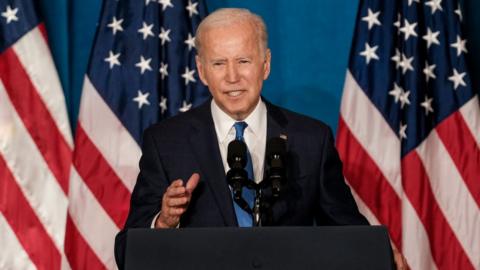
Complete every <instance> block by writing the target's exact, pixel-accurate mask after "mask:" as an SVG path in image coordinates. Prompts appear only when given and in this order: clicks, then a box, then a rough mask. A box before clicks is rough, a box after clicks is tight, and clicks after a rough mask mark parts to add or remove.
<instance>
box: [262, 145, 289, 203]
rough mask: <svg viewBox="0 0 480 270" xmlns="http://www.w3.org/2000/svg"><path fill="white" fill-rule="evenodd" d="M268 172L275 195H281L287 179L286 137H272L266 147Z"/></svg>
mask: <svg viewBox="0 0 480 270" xmlns="http://www.w3.org/2000/svg"><path fill="white" fill-rule="evenodd" d="M266 156H267V165H268V168H269V169H268V173H267V177H268V180H269V182H270V183H271V184H272V195H273V197H279V196H280V193H281V192H282V185H283V182H284V181H285V178H286V177H285V167H286V157H287V146H286V142H285V139H282V138H279V137H277V138H271V139H270V140H268V142H267V147H266Z"/></svg>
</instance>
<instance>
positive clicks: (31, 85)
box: [0, 0, 73, 269]
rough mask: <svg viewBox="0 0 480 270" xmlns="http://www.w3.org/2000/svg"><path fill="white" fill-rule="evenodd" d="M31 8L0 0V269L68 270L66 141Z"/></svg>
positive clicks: (27, 1) (62, 110) (27, 0)
mask: <svg viewBox="0 0 480 270" xmlns="http://www.w3.org/2000/svg"><path fill="white" fill-rule="evenodd" d="M36 5H37V1H32V0H21V1H20V0H0V246H1V248H0V250H1V251H0V269H60V268H62V267H63V268H68V264H66V263H64V262H65V261H66V259H65V255H64V237H65V222H66V216H67V207H68V188H69V184H68V181H69V171H70V166H71V160H72V148H73V139H72V136H71V131H70V124H69V122H68V116H67V110H66V107H65V99H64V94H63V91H62V88H61V85H60V81H59V78H58V75H57V73H56V71H55V65H54V63H53V61H52V57H51V54H50V49H49V47H48V43H47V36H46V32H45V28H44V25H43V22H42V21H41V20H40V18H39V17H38V16H37V6H36Z"/></svg>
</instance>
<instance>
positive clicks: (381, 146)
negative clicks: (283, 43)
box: [337, 0, 480, 269]
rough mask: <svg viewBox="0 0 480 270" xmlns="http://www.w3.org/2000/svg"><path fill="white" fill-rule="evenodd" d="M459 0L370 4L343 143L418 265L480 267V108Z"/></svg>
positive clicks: (349, 170)
mask: <svg viewBox="0 0 480 270" xmlns="http://www.w3.org/2000/svg"><path fill="white" fill-rule="evenodd" d="M462 20H463V13H462V9H461V6H460V4H459V2H458V1H455V0H444V1H442V0H428V1H424V0H390V1H384V0H363V1H360V7H359V10H358V15H357V23H356V28H355V34H354V39H353V44H352V48H351V53H350V62H349V67H348V70H347V75H346V81H345V86H344V93H343V97H342V104H341V109H340V111H341V115H340V121H339V131H338V138H337V146H338V149H339V152H340V155H341V157H342V160H343V162H344V173H345V177H346V179H347V181H348V183H349V184H350V185H351V187H352V189H353V191H354V192H355V195H356V199H357V202H358V204H359V205H360V208H361V209H362V212H363V213H364V214H365V215H366V216H367V217H368V218H369V220H370V221H371V222H372V223H374V224H379V223H381V224H385V225H387V226H388V228H389V232H390V236H391V238H392V241H393V243H394V245H395V246H396V247H397V248H398V249H399V250H400V251H401V252H402V253H403V254H404V256H405V257H406V259H407V261H408V264H409V266H410V267H411V268H412V269H480V208H479V206H480V110H479V99H478V95H476V92H475V91H474V89H472V85H471V81H470V75H469V73H468V71H467V60H468V48H467V44H468V43H467V39H466V37H465V36H464V35H463V34H462V31H461V29H462Z"/></svg>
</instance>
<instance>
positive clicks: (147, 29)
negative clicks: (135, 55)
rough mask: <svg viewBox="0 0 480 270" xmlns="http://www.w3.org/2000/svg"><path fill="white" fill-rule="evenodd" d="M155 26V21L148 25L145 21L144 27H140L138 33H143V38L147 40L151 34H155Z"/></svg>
mask: <svg viewBox="0 0 480 270" xmlns="http://www.w3.org/2000/svg"><path fill="white" fill-rule="evenodd" d="M152 28H153V23H152V24H149V25H147V24H146V23H145V22H143V26H142V28H140V29H138V33H142V35H143V40H146V39H147V38H148V37H149V36H152V37H153V36H154V35H153V32H152Z"/></svg>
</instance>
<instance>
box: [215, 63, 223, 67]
mask: <svg viewBox="0 0 480 270" xmlns="http://www.w3.org/2000/svg"><path fill="white" fill-rule="evenodd" d="M213 65H214V66H216V67H218V66H221V65H223V63H221V62H215V63H213Z"/></svg>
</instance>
